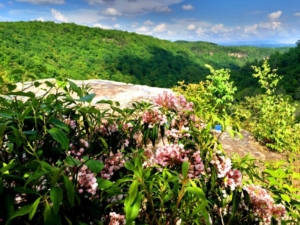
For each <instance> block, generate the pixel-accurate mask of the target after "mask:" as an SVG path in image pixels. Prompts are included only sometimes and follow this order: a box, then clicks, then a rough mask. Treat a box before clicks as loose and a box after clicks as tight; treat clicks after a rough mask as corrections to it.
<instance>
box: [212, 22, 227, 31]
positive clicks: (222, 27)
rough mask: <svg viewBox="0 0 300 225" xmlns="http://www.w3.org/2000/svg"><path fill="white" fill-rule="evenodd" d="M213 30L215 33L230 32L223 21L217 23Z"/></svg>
mask: <svg viewBox="0 0 300 225" xmlns="http://www.w3.org/2000/svg"><path fill="white" fill-rule="evenodd" d="M211 31H212V32H214V33H226V32H228V29H226V28H225V27H224V25H223V24H222V23H220V24H216V25H214V26H213V27H212V28H211Z"/></svg>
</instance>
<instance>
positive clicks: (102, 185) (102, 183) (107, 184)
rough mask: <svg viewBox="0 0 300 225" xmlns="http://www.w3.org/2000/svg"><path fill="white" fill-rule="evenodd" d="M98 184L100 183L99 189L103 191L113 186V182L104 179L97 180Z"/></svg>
mask: <svg viewBox="0 0 300 225" xmlns="http://www.w3.org/2000/svg"><path fill="white" fill-rule="evenodd" d="M97 183H98V188H99V189H101V190H103V189H106V188H109V187H111V186H112V185H113V182H111V181H109V180H106V179H103V178H97Z"/></svg>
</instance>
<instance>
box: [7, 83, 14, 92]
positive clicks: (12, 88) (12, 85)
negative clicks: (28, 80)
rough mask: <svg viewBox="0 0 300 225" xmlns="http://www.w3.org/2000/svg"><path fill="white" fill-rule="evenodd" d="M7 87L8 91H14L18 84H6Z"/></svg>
mask: <svg viewBox="0 0 300 225" xmlns="http://www.w3.org/2000/svg"><path fill="white" fill-rule="evenodd" d="M6 87H7V89H8V91H13V90H15V89H16V88H17V85H15V84H6Z"/></svg>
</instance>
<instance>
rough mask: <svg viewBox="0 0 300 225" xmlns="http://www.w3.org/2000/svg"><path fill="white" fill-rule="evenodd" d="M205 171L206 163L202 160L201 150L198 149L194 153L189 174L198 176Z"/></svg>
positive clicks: (193, 176)
mask: <svg viewBox="0 0 300 225" xmlns="http://www.w3.org/2000/svg"><path fill="white" fill-rule="evenodd" d="M204 173H205V168H204V164H203V162H202V159H201V156H200V151H196V152H194V153H193V156H192V159H191V163H190V167H189V171H188V175H189V177H190V178H196V177H199V176H200V175H203V174H204Z"/></svg>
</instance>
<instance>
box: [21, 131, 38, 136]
mask: <svg viewBox="0 0 300 225" xmlns="http://www.w3.org/2000/svg"><path fill="white" fill-rule="evenodd" d="M22 133H23V134H26V135H36V134H37V133H38V132H37V131H36V130H25V131H22Z"/></svg>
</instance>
